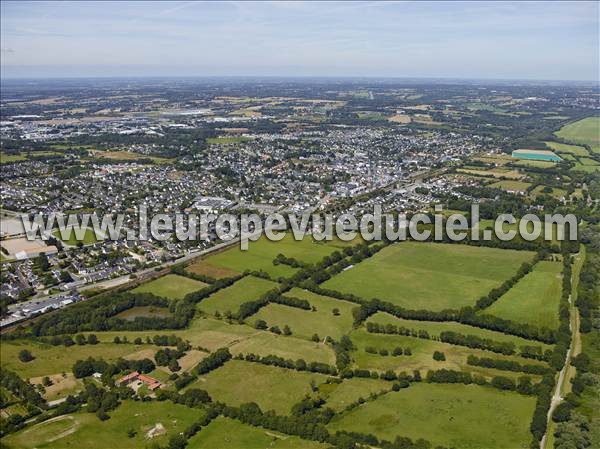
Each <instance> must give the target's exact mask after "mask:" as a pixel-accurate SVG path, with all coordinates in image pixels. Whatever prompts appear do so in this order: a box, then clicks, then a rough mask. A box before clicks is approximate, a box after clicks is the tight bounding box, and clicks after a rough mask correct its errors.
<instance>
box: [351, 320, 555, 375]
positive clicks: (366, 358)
mask: <svg viewBox="0 0 600 449" xmlns="http://www.w3.org/2000/svg"><path fill="white" fill-rule="evenodd" d="M350 338H351V339H352V342H353V343H354V344H355V346H356V351H354V352H353V353H352V358H353V359H354V362H355V364H356V367H358V368H362V369H370V370H376V371H380V372H383V371H387V370H393V371H395V372H400V371H406V372H407V373H410V372H412V371H413V370H419V371H421V372H422V373H423V374H424V373H425V372H427V370H430V369H442V368H445V369H453V370H458V371H469V372H471V373H473V374H480V375H482V376H484V377H486V378H488V379H490V378H491V377H493V376H495V375H503V376H506V377H512V378H514V379H517V378H518V377H519V376H521V375H522V373H518V372H511V371H502V370H497V369H492V368H482V367H478V366H471V365H468V364H467V358H468V356H469V355H475V356H477V357H493V358H497V359H502V360H512V361H516V362H519V363H531V364H536V365H537V364H541V365H544V363H543V362H537V361H535V360H531V359H524V358H522V357H519V356H503V355H501V354H497V353H493V352H490V351H485V350H481V349H472V348H468V347H465V346H457V345H453V344H450V343H443V342H440V341H436V340H427V339H423V338H416V337H409V336H404V335H386V334H372V333H368V332H367V331H366V330H365V329H358V330H356V331H353V332H352V333H351V334H350ZM367 347H372V348H374V349H375V350H377V352H379V351H380V350H381V349H386V350H388V351H389V355H380V354H379V353H377V354H371V353H369V352H366V350H365V349H366V348H367ZM396 347H401V348H403V349H405V348H410V350H411V353H412V354H411V355H401V356H394V355H392V350H393V349H394V348H396ZM435 351H439V352H443V353H444V354H445V357H446V360H445V361H436V360H433V353H434V352H435ZM532 377H535V376H532Z"/></svg>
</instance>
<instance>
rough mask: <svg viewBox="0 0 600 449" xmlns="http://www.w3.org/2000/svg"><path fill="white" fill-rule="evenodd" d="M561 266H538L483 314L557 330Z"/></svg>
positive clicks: (542, 264)
mask: <svg viewBox="0 0 600 449" xmlns="http://www.w3.org/2000/svg"><path fill="white" fill-rule="evenodd" d="M561 272H562V264H561V263H559V262H548V261H541V262H538V263H537V264H536V265H535V267H534V268H533V270H532V271H531V272H530V273H528V274H527V275H525V277H523V278H522V279H521V280H520V281H519V282H517V284H516V285H515V286H514V287H513V288H511V289H510V290H509V291H508V292H507V293H505V294H504V295H502V297H500V299H498V300H497V301H496V302H495V303H494V304H492V305H491V306H490V307H488V308H487V309H485V311H484V313H486V314H490V315H495V316H497V317H499V318H504V319H507V320H512V321H517V322H519V323H527V324H532V325H534V326H545V327H549V328H551V329H555V328H556V327H558V304H559V302H560V297H561V292H562V277H561Z"/></svg>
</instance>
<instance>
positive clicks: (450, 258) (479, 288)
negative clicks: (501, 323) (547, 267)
mask: <svg viewBox="0 0 600 449" xmlns="http://www.w3.org/2000/svg"><path fill="white" fill-rule="evenodd" d="M532 257H533V253H531V252H527V251H512V250H499V249H493V248H481V247H474V246H467V245H446V244H438V243H415V242H403V243H398V244H394V245H391V246H388V247H386V248H384V249H383V250H381V251H380V252H379V253H377V254H376V255H374V256H372V257H371V258H369V259H366V260H364V261H362V262H361V263H359V264H358V265H356V266H354V267H353V268H351V269H349V270H346V271H343V272H342V273H340V274H338V275H336V276H334V277H333V278H332V279H330V280H328V281H327V282H325V283H324V284H323V287H324V288H328V289H333V290H338V291H340V292H345V293H354V294H356V295H358V296H360V297H362V298H366V299H371V298H379V299H382V300H384V301H389V302H392V303H394V304H396V305H399V306H402V307H406V308H409V309H429V310H443V309H446V308H454V309H458V308H460V307H463V306H470V305H473V304H474V303H475V301H476V300H477V299H479V298H480V297H481V296H483V295H485V294H487V293H488V292H489V291H490V290H491V289H492V288H495V287H498V286H499V285H500V284H501V283H502V282H503V281H505V280H506V279H508V278H510V277H512V276H513V275H514V274H515V273H516V270H517V268H518V267H519V265H521V263H523V262H525V261H529V260H531V259H532Z"/></svg>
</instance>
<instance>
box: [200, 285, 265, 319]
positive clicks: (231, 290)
mask: <svg viewBox="0 0 600 449" xmlns="http://www.w3.org/2000/svg"><path fill="white" fill-rule="evenodd" d="M274 288H277V284H276V283H275V282H273V281H268V280H266V279H262V278H257V277H254V276H245V277H243V278H242V279H240V280H239V281H237V282H236V283H235V284H233V285H231V286H229V287H227V288H224V289H222V290H219V291H218V292H216V293H213V294H212V295H210V296H209V297H208V298H205V299H203V300H202V301H201V302H200V303H199V304H198V309H200V310H202V311H203V312H206V313H210V314H214V313H215V312H219V313H221V314H223V313H225V312H227V311H229V312H232V313H236V312H237V311H238V309H239V308H240V305H241V304H243V303H245V302H248V301H254V300H257V299H258V298H260V297H261V296H262V295H264V294H265V293H266V292H268V291H269V290H273V289H274Z"/></svg>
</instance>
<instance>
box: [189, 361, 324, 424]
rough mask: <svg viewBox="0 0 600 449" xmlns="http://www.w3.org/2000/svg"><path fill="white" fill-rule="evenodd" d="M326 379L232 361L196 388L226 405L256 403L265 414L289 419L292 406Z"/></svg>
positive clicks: (311, 374) (312, 374)
mask: <svg viewBox="0 0 600 449" xmlns="http://www.w3.org/2000/svg"><path fill="white" fill-rule="evenodd" d="M325 379H327V376H325V375H323V374H317V373H308V372H299V371H295V370H289V369H285V368H278V367H276V366H267V365H262V364H260V363H251V362H244V361H241V360H230V361H229V362H227V363H226V364H225V365H223V366H221V367H219V368H217V369H216V370H214V371H211V372H210V373H208V374H207V375H206V376H202V377H200V378H199V379H198V381H197V382H196V383H195V384H193V385H195V386H196V387H198V388H202V389H204V390H206V391H208V394H210V396H211V397H212V398H213V400H217V401H221V402H224V403H225V404H230V405H235V406H239V405H240V404H243V403H245V402H256V403H257V404H258V405H259V407H260V408H261V410H263V411H267V410H275V411H276V412H277V413H278V414H285V415H287V414H289V413H290V409H291V407H292V405H294V404H295V403H296V402H298V401H300V400H301V399H302V398H304V396H306V395H307V394H310V393H311V391H312V390H311V382H314V383H316V384H317V385H318V384H320V383H322V382H324V381H325ZM192 388H193V387H192Z"/></svg>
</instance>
